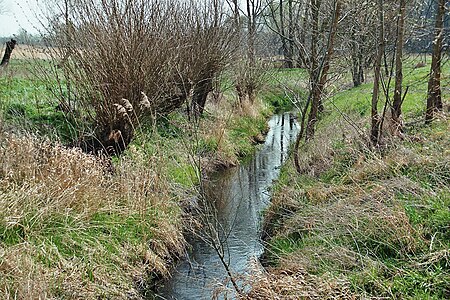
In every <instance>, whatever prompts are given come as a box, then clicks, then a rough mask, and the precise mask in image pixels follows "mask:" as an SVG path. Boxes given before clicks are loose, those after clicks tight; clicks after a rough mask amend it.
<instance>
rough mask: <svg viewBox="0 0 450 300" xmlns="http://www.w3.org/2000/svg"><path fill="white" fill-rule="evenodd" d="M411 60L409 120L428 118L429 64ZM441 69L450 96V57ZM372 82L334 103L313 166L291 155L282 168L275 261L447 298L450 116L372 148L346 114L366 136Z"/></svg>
mask: <svg viewBox="0 0 450 300" xmlns="http://www.w3.org/2000/svg"><path fill="white" fill-rule="evenodd" d="M412 66H413V61H409V60H408V61H407V62H405V71H404V76H405V77H404V85H405V86H407V85H409V86H410V88H409V91H408V94H407V96H406V99H405V102H404V105H403V114H404V118H405V120H406V122H407V123H408V122H409V121H413V120H417V119H419V120H420V119H422V118H423V114H424V111H425V106H426V93H427V75H428V72H429V66H428V67H425V68H420V69H413V68H412ZM442 73H443V79H442V87H443V99H444V101H445V100H446V99H448V97H449V90H448V86H449V83H450V77H449V75H450V67H449V65H448V64H447V65H445V66H444V68H443V72H442ZM392 84H393V83H392ZM372 87H373V85H372V84H371V83H366V84H363V85H361V86H359V87H356V88H350V89H348V90H344V91H339V92H337V93H335V94H334V95H333V97H332V98H331V99H329V100H328V101H327V102H326V104H325V106H326V113H325V114H324V115H323V116H322V118H321V120H320V122H319V125H318V135H317V137H316V140H315V141H313V142H312V143H310V145H307V146H305V147H303V148H302V149H301V155H302V156H304V157H305V164H307V165H308V170H309V171H307V172H305V174H301V175H299V174H297V173H296V171H295V169H294V167H293V164H292V161H290V162H288V164H287V165H286V166H284V167H283V169H282V172H281V175H280V178H279V180H278V181H277V183H276V186H275V187H274V189H273V190H274V196H273V204H272V206H271V207H270V208H269V210H268V211H267V212H266V215H267V217H268V220H267V224H266V229H267V232H268V233H269V235H270V237H271V238H270V239H269V240H268V245H267V246H268V250H267V252H266V254H267V256H268V257H267V258H268V259H267V261H268V262H269V263H270V264H271V265H272V266H274V267H276V270H278V271H277V272H287V273H286V274H289V272H290V271H291V270H292V272H295V270H298V269H302V270H305V272H307V273H308V274H314V275H316V276H319V277H321V278H324V280H328V279H326V278H329V277H330V276H331V278H334V279H337V278H339V280H343V282H347V283H348V284H349V286H350V287H351V291H352V293H354V294H355V295H359V296H362V297H387V298H399V299H403V298H405V299H445V298H448V297H449V295H450V286H449V285H448V282H450V271H449V270H450V263H449V255H450V252H449V250H448V249H450V227H449V226H450V210H449V205H450V202H449V201H450V200H449V199H450V189H449V184H450V166H449V164H448V161H449V157H448V156H449V152H448V149H449V147H450V144H449V141H450V136H449V128H448V119H447V118H443V119H442V120H436V121H435V122H434V123H432V124H431V125H430V126H425V125H423V124H421V123H419V124H415V125H413V126H407V127H406V128H405V129H406V130H405V133H406V138H405V139H404V140H394V141H388V145H387V146H388V147H387V148H386V149H384V150H383V151H382V152H372V151H368V149H367V148H366V147H365V146H364V144H363V142H361V141H360V138H359V137H358V136H355V134H354V133H352V132H353V131H354V129H353V128H352V127H351V126H349V125H348V124H347V123H346V122H344V121H342V115H341V113H343V114H345V115H346V116H347V117H348V118H350V119H351V120H352V122H354V124H356V126H357V127H358V128H359V129H361V130H362V132H364V133H365V134H367V133H368V128H369V122H368V121H369V118H370V103H371V93H372ZM391 95H392V92H391ZM383 102H384V100H383V101H380V106H379V110H381V109H382V105H383V104H384V103H383ZM337 108H338V109H339V111H338V109H337ZM338 124H339V125H338ZM342 124H344V125H342ZM339 126H340V127H339ZM311 170H312V172H311ZM286 276H287V277H288V276H289V275H286ZM287 282H288V281H287ZM316 288H317V289H318V291H319V289H320V287H318V286H317V287H316ZM319 293H320V292H319Z"/></svg>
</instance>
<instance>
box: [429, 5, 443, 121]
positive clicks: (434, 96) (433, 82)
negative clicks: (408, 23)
mask: <svg viewBox="0 0 450 300" xmlns="http://www.w3.org/2000/svg"><path fill="white" fill-rule="evenodd" d="M444 15H445V0H439V2H438V7H437V13H436V23H435V38H434V41H433V55H432V58H431V71H430V78H429V80H428V95H427V110H426V113H425V124H429V123H431V121H432V120H433V117H434V112H435V111H437V110H442V98H441V51H442V44H443V40H444Z"/></svg>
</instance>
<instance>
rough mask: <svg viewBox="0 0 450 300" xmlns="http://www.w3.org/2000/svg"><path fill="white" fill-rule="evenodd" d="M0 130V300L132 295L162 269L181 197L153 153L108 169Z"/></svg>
mask: <svg viewBox="0 0 450 300" xmlns="http://www.w3.org/2000/svg"><path fill="white" fill-rule="evenodd" d="M1 135H2V136H1V145H0V149H1V151H0V182H1V184H0V187H1V188H0V189H1V193H0V205H1V206H2V207H3V209H2V210H1V212H0V277H1V278H2V280H1V283H0V298H2V299H17V298H19V299H25V298H26V299H35V298H84V299H88V298H95V297H96V298H116V299H117V298H122V299H124V298H130V297H131V298H135V299H137V298H140V297H141V295H142V293H143V292H144V291H145V290H146V288H147V287H146V284H147V283H148V282H149V281H151V278H153V277H156V276H168V275H169V267H170V261H171V260H172V258H173V256H176V255H181V253H182V251H183V247H184V239H183V236H182V234H181V232H182V231H181V228H180V227H181V226H182V222H181V211H180V208H179V198H180V197H181V194H180V190H179V189H176V188H173V187H172V186H171V185H170V184H169V182H170V181H169V180H168V178H167V177H166V175H165V173H164V172H158V171H159V170H162V168H160V167H158V165H160V161H158V159H157V158H156V157H155V158H154V159H153V160H152V161H148V160H143V156H142V155H140V154H139V153H138V150H136V149H135V150H134V151H135V152H136V153H134V155H133V156H132V155H126V156H124V157H123V158H121V159H120V161H119V162H118V163H117V164H116V165H115V168H116V170H115V173H114V174H110V173H109V172H108V170H107V168H108V167H107V165H106V163H105V161H102V160H101V159H98V158H95V157H93V156H90V155H87V154H84V153H82V152H81V151H79V150H75V149H66V148H64V147H62V146H60V145H58V144H56V143H51V142H49V141H45V140H44V141H43V140H41V139H38V138H36V137H33V136H29V135H27V136H24V135H12V134H5V133H2V134H1ZM132 151H133V150H132ZM149 164H150V165H152V168H148V165H149Z"/></svg>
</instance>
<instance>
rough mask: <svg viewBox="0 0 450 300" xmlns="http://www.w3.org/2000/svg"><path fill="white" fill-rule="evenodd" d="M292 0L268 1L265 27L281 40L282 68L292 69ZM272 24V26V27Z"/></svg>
mask: <svg viewBox="0 0 450 300" xmlns="http://www.w3.org/2000/svg"><path fill="white" fill-rule="evenodd" d="M293 5H294V4H293V2H292V0H287V1H285V0H279V1H273V0H271V1H268V5H267V8H268V10H269V13H268V16H267V17H266V25H267V26H268V27H269V28H270V29H271V30H272V31H274V32H275V33H276V34H277V35H278V36H279V38H280V40H281V48H282V51H283V56H284V63H283V65H284V67H285V68H293V67H294V47H295V46H294V12H293V10H294V6H293ZM286 8H287V13H286V12H285V11H286ZM272 24H273V25H272Z"/></svg>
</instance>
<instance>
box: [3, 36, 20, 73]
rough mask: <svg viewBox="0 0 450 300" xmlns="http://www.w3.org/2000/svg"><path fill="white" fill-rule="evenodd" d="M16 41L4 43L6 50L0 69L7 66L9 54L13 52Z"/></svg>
mask: <svg viewBox="0 0 450 300" xmlns="http://www.w3.org/2000/svg"><path fill="white" fill-rule="evenodd" d="M16 44H17V41H16V40H14V39H11V40H10V41H7V42H6V49H5V54H4V55H3V59H2V62H1V63H0V67H5V66H7V65H8V63H9V60H10V58H11V54H12V52H13V50H14V47H16Z"/></svg>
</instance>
